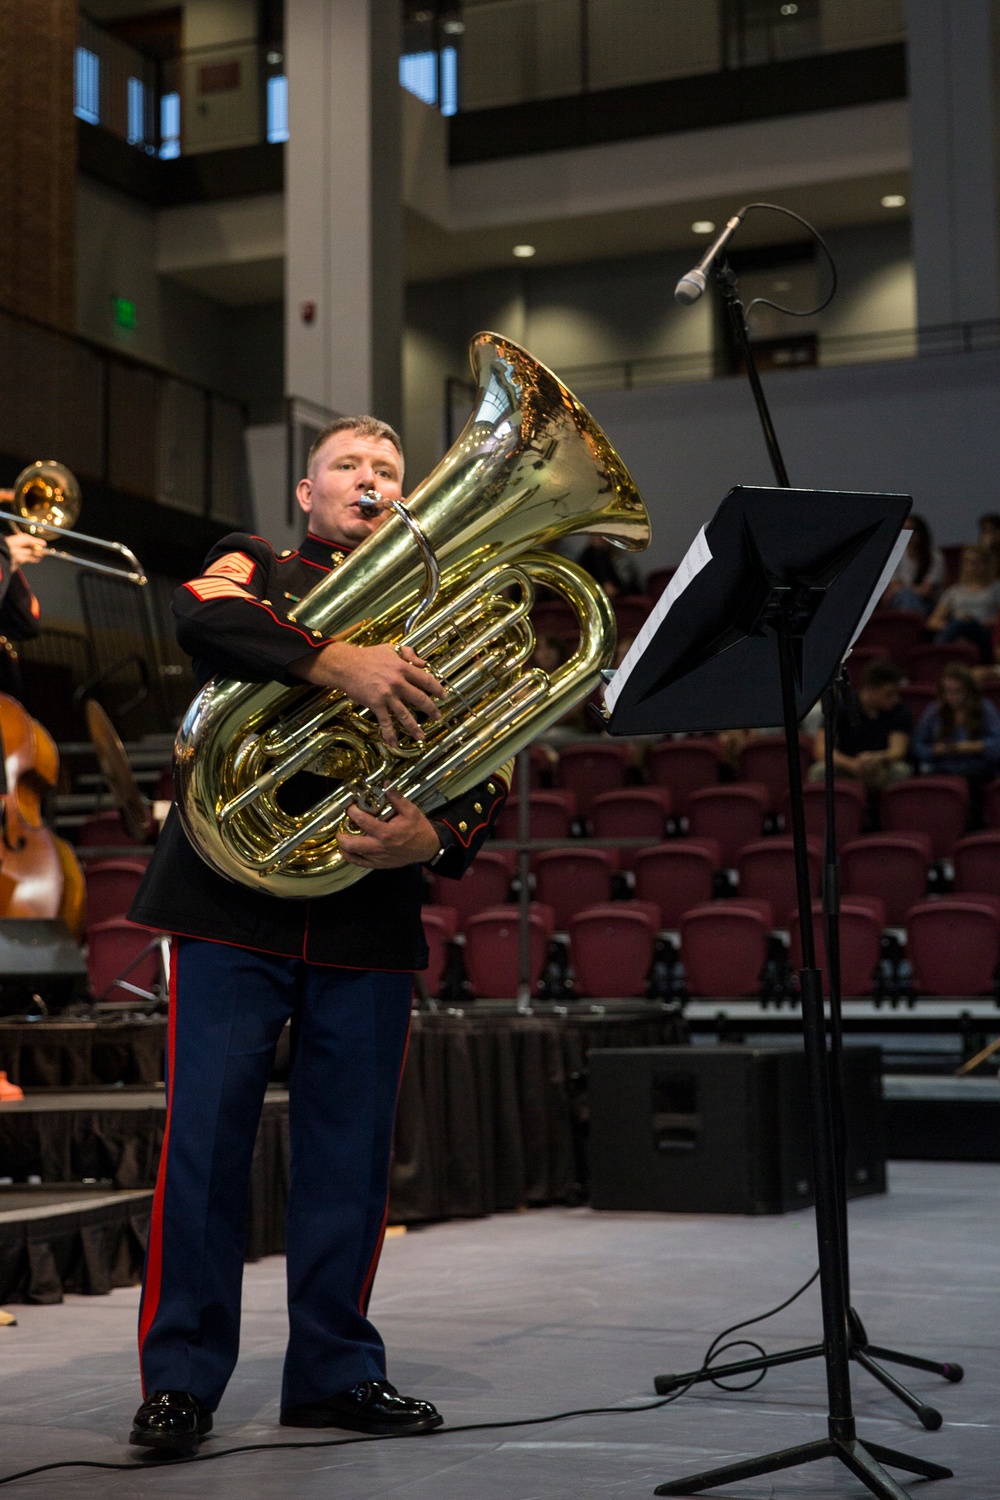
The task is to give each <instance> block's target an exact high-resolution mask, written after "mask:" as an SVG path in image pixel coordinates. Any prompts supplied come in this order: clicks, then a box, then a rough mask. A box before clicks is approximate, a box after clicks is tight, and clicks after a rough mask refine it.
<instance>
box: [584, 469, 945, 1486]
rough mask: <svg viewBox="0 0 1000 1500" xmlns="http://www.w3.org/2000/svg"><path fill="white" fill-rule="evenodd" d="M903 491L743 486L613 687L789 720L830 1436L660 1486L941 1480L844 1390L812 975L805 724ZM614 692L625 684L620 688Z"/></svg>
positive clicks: (630, 723)
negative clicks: (859, 1427)
mask: <svg viewBox="0 0 1000 1500" xmlns="http://www.w3.org/2000/svg"><path fill="white" fill-rule="evenodd" d="M909 508H910V502H909V500H908V498H907V497H905V496H899V495H874V494H871V495H858V494H836V493H831V492H827V491H808V490H792V489H784V488H782V489H770V490H766V489H736V490H733V491H731V492H730V494H729V495H728V496H727V497H726V499H725V500H724V501H723V503H722V505H721V506H720V508H719V510H718V511H717V512H716V514H715V516H714V517H713V519H712V521H711V522H710V524H709V526H708V527H707V528H706V530H705V533H704V538H703V541H704V544H705V546H704V550H705V551H706V552H707V554H708V559H707V561H703V563H702V566H701V568H700V570H699V571H698V572H697V573H695V575H694V576H693V577H692V578H691V580H690V581H689V582H688V584H687V587H686V588H685V589H684V590H683V591H682V592H680V593H679V594H678V595H677V596H676V597H675V598H674V600H673V603H672V605H671V607H670V608H669V610H668V611H667V612H666V613H665V614H664V615H663V616H661V617H660V619H659V621H658V624H657V625H656V627H655V629H654V630H653V633H652V638H651V639H650V640H649V641H648V642H647V643H646V644H645V647H644V649H643V650H642V652H641V654H640V655H639V656H638V658H637V659H636V660H633V661H628V659H626V663H625V671H624V672H623V676H622V680H621V685H620V686H619V685H618V683H617V682H613V683H612V684H611V688H610V689H609V699H610V701H611V703H612V706H613V712H612V717H611V721H610V724H609V728H610V730H611V732H612V733H613V734H625V735H627V734H636V733H640V734H651V733H652V734H669V733H671V732H673V731H685V730H686V731H699V730H700V731H713V730H714V731H719V730H722V729H726V728H732V727H733V726H738V727H742V728H765V727H768V726H770V725H772V724H775V723H781V724H782V726H783V729H784V734H785V746H786V753H787V761H788V784H789V804H790V813H791V825H792V828H791V831H792V842H793V849H794V857H795V886H796V905H797V908H798V917H799V930H800V934H801V938H800V940H801V943H802V967H801V969H800V971H799V985H800V994H801V1006H802V1030H803V1042H804V1048H805V1061H806V1074H807V1098H808V1107H809V1123H810V1137H811V1142H812V1160H813V1173H814V1179H815V1185H816V1203H815V1213H816V1238H817V1248H818V1252H819V1269H820V1277H819V1286H820V1300H821V1304H822V1311H823V1346H822V1349H823V1355H824V1359H825V1365H826V1381H827V1395H828V1416H827V1433H828V1436H827V1437H826V1438H824V1439H821V1440H817V1441H815V1442H812V1443H806V1444H802V1445H799V1446H797V1447H794V1448H786V1449H782V1450H780V1451H777V1452H773V1453H768V1454H764V1455H762V1456H761V1457H758V1458H750V1459H746V1460H742V1461H741V1462H739V1463H735V1464H729V1465H725V1466H723V1467H721V1468H716V1469H712V1470H708V1471H706V1472H704V1473H701V1474H696V1475H688V1476H686V1477H685V1478H683V1479H677V1480H672V1481H668V1482H667V1483H665V1484H663V1485H661V1486H660V1487H659V1488H658V1489H657V1491H656V1493H657V1494H658V1495H685V1494H695V1493H698V1492H699V1491H701V1490H704V1489H709V1488H713V1487H716V1486H718V1485H724V1484H730V1483H734V1482H736V1481H737V1480H741V1479H748V1478H753V1477H755V1476H759V1475H762V1474H768V1473H772V1472H775V1471H776V1470H779V1469H786V1468H793V1467H795V1466H798V1465H801V1464H808V1463H813V1462H815V1461H817V1460H818V1459H821V1458H834V1459H837V1460H838V1461H839V1462H841V1463H843V1464H844V1465H845V1466H846V1467H847V1468H849V1469H850V1470H851V1472H852V1473H853V1474H855V1476H856V1477H857V1478H858V1479H860V1480H861V1481H862V1482H863V1483H864V1484H865V1485H866V1487H867V1488H868V1489H869V1490H870V1491H871V1492H872V1493H873V1494H874V1495H877V1496H879V1497H884V1500H907V1496H906V1491H905V1490H904V1489H902V1488H901V1486H900V1485H899V1484H897V1482H896V1480H895V1479H893V1477H892V1476H891V1475H890V1474H889V1473H888V1472H887V1470H886V1468H885V1467H883V1465H884V1464H886V1465H890V1466H892V1467H894V1468H898V1469H902V1470H903V1471H904V1472H906V1473H911V1474H917V1475H920V1476H921V1477H922V1478H925V1479H944V1478H947V1477H949V1474H950V1471H949V1470H948V1469H946V1468H944V1467H943V1466H942V1465H939V1464H929V1463H927V1462H926V1461H924V1460H923V1459H918V1458H912V1457H911V1456H910V1455H908V1454H903V1453H897V1452H895V1450H893V1449H888V1448H881V1447H879V1446H878V1445H876V1444H867V1445H866V1444H864V1443H863V1442H861V1441H860V1440H859V1439H858V1436H857V1432H856V1429H855V1422H854V1413H853V1406H852V1399H851V1384H850V1336H849V1331H848V1304H847V1280H846V1259H845V1247H844V1243H843V1235H842V1232H841V1224H840V1215H839V1201H838V1200H839V1187H838V1181H839V1175H840V1161H839V1155H838V1142H837V1137H836V1135H835V1132H834V1124H833V1110H832V1101H831V1081H830V1061H829V1055H828V1049H827V1036H826V1017H825V1012H824V1001H823V989H822V980H821V975H820V972H819V969H818V968H817V967H816V958H815V942H814V937H813V924H812V892H811V888H810V880H809V863H808V844H807V840H806V829H805V812H804V803H803V796H802V766H801V762H800V759H799V746H798V726H799V723H800V722H801V720H802V719H803V718H804V716H805V714H806V713H807V711H808V710H809V709H810V708H811V706H812V704H813V703H814V702H816V700H817V699H818V698H820V697H821V695H822V694H823V693H824V692H825V691H826V690H827V688H828V686H829V685H830V683H831V682H832V681H833V678H834V675H835V673H836V672H837V671H838V669H839V665H840V662H841V661H842V659H843V657H844V654H845V652H846V650H847V647H848V645H849V643H850V641H851V639H852V638H853V635H854V632H855V630H856V629H857V627H858V624H859V622H860V620H861V618H862V615H863V612H864V610H865V607H866V605H867V604H868V601H869V599H870V598H871V595H872V593H873V591H874V589H875V587H876V584H877V583H878V581H879V579H880V577H881V576H882V573H883V570H884V568H885V565H886V562H887V561H888V559H889V557H890V555H891V552H892V549H893V544H894V542H895V539H896V537H897V536H898V534H899V531H900V529H901V527H902V523H903V521H904V519H905V517H906V515H907V513H908V511H909ZM615 688H617V689H618V690H617V691H613V690H614V689H615Z"/></svg>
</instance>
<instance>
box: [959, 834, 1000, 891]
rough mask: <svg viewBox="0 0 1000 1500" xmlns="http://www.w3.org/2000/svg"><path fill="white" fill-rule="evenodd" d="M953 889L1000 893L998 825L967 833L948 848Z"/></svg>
mask: <svg viewBox="0 0 1000 1500" xmlns="http://www.w3.org/2000/svg"><path fill="white" fill-rule="evenodd" d="M952 859H953V860H954V861H955V890H956V892H961V893H962V894H963V895H965V894H968V893H971V892H976V893H980V892H982V893H984V894H989V895H994V896H1000V828H988V829H987V830H986V831H985V832H984V833H970V834H969V835H968V836H967V837H966V838H964V839H959V841H958V843H957V844H956V845H955V847H954V849H953V850H952Z"/></svg>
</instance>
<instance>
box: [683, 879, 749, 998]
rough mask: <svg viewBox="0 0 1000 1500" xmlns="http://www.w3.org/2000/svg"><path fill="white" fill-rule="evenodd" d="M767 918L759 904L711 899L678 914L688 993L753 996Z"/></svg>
mask: <svg viewBox="0 0 1000 1500" xmlns="http://www.w3.org/2000/svg"><path fill="white" fill-rule="evenodd" d="M770 931H771V923H770V921H769V920H768V918H767V916H766V915H765V913H764V911H763V910H761V909H755V908H754V906H752V905H749V904H741V903H740V902H739V901H712V902H710V903H709V904H708V905H706V906H695V907H693V908H692V909H691V910H690V911H687V912H685V913H684V916H683V917H682V918H681V957H682V958H683V960H684V965H685V968H686V970H687V988H688V992H689V993H690V994H692V995H712V996H719V997H720V998H722V997H726V996H729V997H732V996H737V995H757V994H759V992H760V974H761V970H762V969H763V967H764V962H765V960H766V958H767V943H768V937H769V934H770Z"/></svg>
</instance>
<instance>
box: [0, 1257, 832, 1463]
mask: <svg viewBox="0 0 1000 1500" xmlns="http://www.w3.org/2000/svg"><path fill="white" fill-rule="evenodd" d="M818 1276H819V1268H818V1267H817V1269H816V1270H815V1271H814V1272H813V1274H812V1275H811V1276H810V1277H809V1280H808V1281H804V1282H803V1283H802V1285H801V1286H800V1287H799V1289H798V1291H796V1292H793V1293H792V1294H791V1296H790V1297H786V1298H785V1300H784V1302H779V1303H778V1305H777V1307H772V1308H770V1309H769V1310H768V1311H767V1312H763V1313H758V1314H757V1316H756V1317H753V1318H744V1319H743V1320H742V1321H741V1322H739V1323H733V1324H732V1325H731V1327H729V1328H724V1329H723V1330H722V1332H721V1333H718V1334H716V1336H715V1338H714V1339H713V1340H712V1342H711V1343H710V1344H709V1346H708V1348H707V1349H706V1351H705V1356H704V1358H703V1360H702V1362H701V1366H700V1368H699V1369H698V1370H697V1372H696V1374H695V1375H694V1376H692V1377H691V1379H690V1380H688V1381H687V1382H686V1383H685V1384H684V1385H682V1386H680V1387H678V1389H677V1390H675V1391H671V1393H670V1395H669V1396H661V1397H659V1398H658V1399H657V1400H656V1401H646V1402H643V1403H642V1405H640V1406H622V1405H617V1406H581V1407H579V1408H577V1409H576V1410H573V1411H559V1412H552V1413H549V1414H547V1415H545V1416H541V1417H511V1418H508V1419H506V1420H505V1421H502V1422H463V1423H460V1424H459V1425H458V1426H456V1427H449V1426H443V1427H437V1428H435V1429H434V1430H433V1431H432V1432H429V1433H427V1434H425V1436H427V1437H447V1436H449V1435H450V1434H454V1433H459V1432H499V1431H502V1430H503V1429H505V1428H508V1427H540V1426H543V1425H545V1424H546V1423H549V1422H565V1421H568V1420H569V1419H570V1418H573V1417H598V1416H600V1417H616V1416H617V1417H621V1416H632V1415H633V1414H634V1413H637V1412H645V1411H659V1410H660V1409H661V1408H662V1407H664V1406H671V1405H672V1404H673V1403H674V1402H675V1401H679V1400H680V1398H681V1396H683V1395H685V1394H686V1393H687V1392H688V1391H689V1390H690V1389H691V1387H692V1386H693V1385H694V1384H695V1382H696V1380H697V1379H698V1377H700V1376H702V1375H704V1374H705V1373H706V1372H707V1371H708V1370H709V1369H710V1368H711V1364H712V1361H713V1360H715V1359H718V1357H719V1355H721V1354H724V1353H725V1352H726V1351H727V1350H729V1349H733V1348H736V1347H737V1346H738V1345H743V1346H747V1347H749V1348H751V1349H756V1350H757V1351H758V1353H759V1354H760V1355H761V1357H762V1358H763V1357H765V1356H764V1350H763V1349H762V1348H761V1346H760V1344H757V1343H754V1341H753V1340H752V1339H733V1340H732V1341H730V1342H729V1343H726V1342H724V1341H725V1340H726V1339H728V1338H729V1335H730V1334H731V1333H737V1332H738V1331H739V1330H740V1329H741V1328H749V1327H750V1326H751V1325H752V1324H754V1323H764V1322H766V1321H767V1319H768V1318H773V1317H776V1316H777V1314H778V1313H780V1312H784V1310H785V1308H786V1307H791V1305H792V1303H793V1302H796V1301H797V1300H798V1299H799V1297H801V1296H802V1295H803V1293H804V1292H807V1291H808V1290H809V1288H810V1287H811V1286H812V1284H813V1282H814V1281H816V1279H817V1278H818ZM766 1374H767V1370H766V1369H764V1370H761V1372H760V1374H759V1375H758V1376H757V1377H756V1379H754V1380H752V1381H751V1382H750V1383H749V1384H748V1385H742V1386H731V1385H723V1384H722V1382H721V1380H716V1379H715V1378H714V1377H711V1382H712V1384H713V1385H715V1386H717V1387H718V1388H719V1390H721V1391H749V1390H752V1389H753V1388H754V1386H757V1385H759V1384H760V1382H761V1381H762V1380H763V1379H764V1376H765V1375H766ZM398 1436H399V1435H398V1434H384V1435H380V1436H375V1437H365V1436H359V1437H343V1438H318V1439H317V1438H313V1439H310V1440H308V1441H302V1442H280V1443H242V1444H240V1445H239V1446H238V1447H233V1448H219V1449H218V1450H217V1451H216V1452H214V1453H193V1454H191V1455H190V1457H187V1458H166V1457H161V1458H160V1459H159V1460H157V1459H156V1458H155V1456H154V1455H152V1454H151V1456H150V1458H147V1459H140V1460H139V1461H135V1460H132V1461H130V1462H128V1463H111V1462H108V1461H102V1460H99V1459H91V1458H64V1459H60V1460H58V1461H56V1462H54V1463H49V1464H36V1465H35V1466H34V1467H33V1468H31V1469H19V1470H18V1471H17V1472H16V1473H14V1474H3V1475H0V1485H4V1484H14V1483H15V1481H17V1480H18V1479H30V1478H32V1477H33V1476H34V1475H35V1474H48V1473H51V1472H52V1471H53V1470H55V1469H103V1470H106V1471H107V1470H112V1471H118V1472H123V1473H129V1474H137V1473H143V1474H149V1473H153V1472H154V1471H156V1470H161V1469H176V1468H178V1467H180V1466H182V1465H187V1464H207V1463H212V1462H214V1461H215V1460H216V1459H220V1458H232V1457H234V1456H235V1455H237V1454H240V1453H287V1452H299V1451H302V1450H303V1449H310V1448H347V1447H350V1446H352V1445H354V1444H357V1443H384V1442H389V1441H396V1439H397V1437H398Z"/></svg>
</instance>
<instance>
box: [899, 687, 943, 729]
mask: <svg viewBox="0 0 1000 1500" xmlns="http://www.w3.org/2000/svg"><path fill="white" fill-rule="evenodd" d="M901 692H902V695H903V702H904V703H905V704H906V706H907V708H908V709H909V710H910V713H911V714H912V715H913V726H914V728H916V726H917V725H918V724H919V723H920V720H921V719H922V718H923V716H924V714H925V713H926V711H927V709H928V708H929V707H930V706H931V704H932V703H936V702H937V689H936V688H935V687H933V686H932V685H931V683H929V682H907V683H904V685H903V687H902V689H901Z"/></svg>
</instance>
